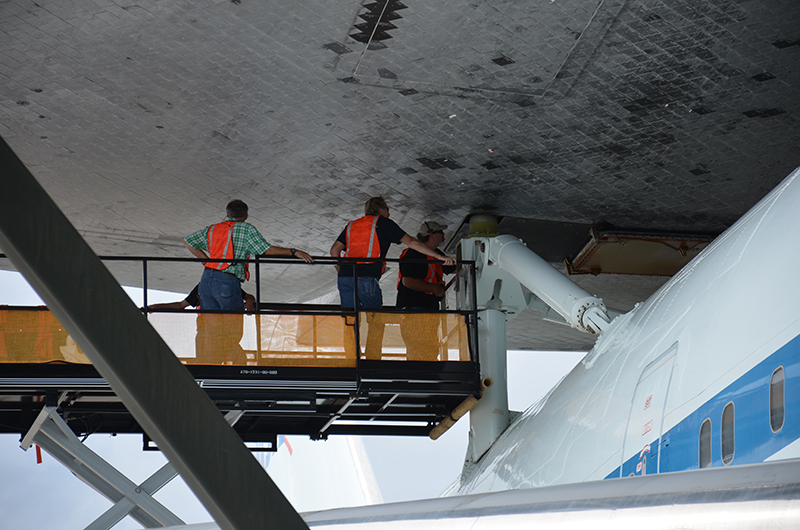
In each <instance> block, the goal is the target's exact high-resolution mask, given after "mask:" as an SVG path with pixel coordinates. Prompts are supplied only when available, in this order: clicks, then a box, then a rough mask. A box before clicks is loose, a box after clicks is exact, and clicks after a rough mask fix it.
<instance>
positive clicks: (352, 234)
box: [330, 197, 455, 309]
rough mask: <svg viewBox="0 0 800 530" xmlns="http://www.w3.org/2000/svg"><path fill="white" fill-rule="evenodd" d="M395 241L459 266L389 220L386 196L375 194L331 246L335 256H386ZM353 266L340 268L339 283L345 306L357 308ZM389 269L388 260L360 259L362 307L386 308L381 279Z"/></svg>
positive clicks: (359, 280)
mask: <svg viewBox="0 0 800 530" xmlns="http://www.w3.org/2000/svg"><path fill="white" fill-rule="evenodd" d="M392 243H395V244H403V245H406V246H407V247H409V248H412V249H414V250H416V251H417V252H419V253H421V254H424V255H426V256H429V257H431V258H434V259H436V260H441V261H443V262H444V264H445V265H455V260H454V259H453V258H451V257H449V256H445V255H443V254H441V253H437V252H434V251H433V250H431V249H430V248H428V246H427V245H424V244H423V243H421V242H420V241H419V240H417V239H416V238H414V237H411V236H410V235H408V234H406V233H405V232H404V231H403V229H402V228H400V227H399V226H397V223H395V222H394V221H392V220H391V219H389V207H388V206H387V205H386V200H385V199H384V198H383V197H372V198H371V199H369V200H368V201H367V202H366V204H365V205H364V217H361V218H359V219H356V220H354V221H350V222H349V223H347V226H346V227H345V228H344V230H342V233H341V234H339V237H338V238H336V241H335V242H334V243H333V246H331V250H330V254H331V256H332V257H334V258H337V259H338V258H342V257H345V258H385V257H386V253H387V252H388V251H389V247H390V246H391V244H392ZM353 268H354V266H353V265H352V264H350V263H342V264H340V265H339V266H338V267H337V270H338V271H339V277H338V280H337V286H338V288H339V298H340V299H341V304H342V308H344V309H353V308H355V307H356V300H355V296H354V282H353ZM385 269H386V264H385V263H380V262H374V261H373V262H369V261H364V262H358V263H357V264H356V265H355V272H356V273H357V275H358V304H357V305H358V308H359V309H380V308H382V307H383V293H382V292H381V288H380V285H379V284H378V281H379V280H380V277H381V275H382V274H383V272H384V271H385Z"/></svg>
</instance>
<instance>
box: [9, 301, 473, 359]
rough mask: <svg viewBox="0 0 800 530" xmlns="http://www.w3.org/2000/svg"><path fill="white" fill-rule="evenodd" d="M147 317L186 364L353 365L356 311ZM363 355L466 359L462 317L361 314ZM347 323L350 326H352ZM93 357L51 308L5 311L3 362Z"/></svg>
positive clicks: (172, 314) (388, 357) (365, 356)
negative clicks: (350, 314)
mask: <svg viewBox="0 0 800 530" xmlns="http://www.w3.org/2000/svg"><path fill="white" fill-rule="evenodd" d="M148 318H149V321H150V323H151V324H152V326H153V327H154V328H155V329H156V331H158V333H159V334H160V335H161V336H162V337H163V338H164V341H165V342H166V343H167V344H168V345H169V347H170V348H171V349H172V351H173V352H174V353H175V355H176V356H178V358H179V359H180V360H181V361H182V362H184V363H186V364H206V365H236V366H262V365H263V366H320V367H322V366H335V367H354V366H355V362H356V359H355V334H354V326H353V322H354V320H355V319H354V317H343V316H339V315H336V316H328V315H324V316H320V315H252V314H248V315H213V314H197V313H189V312H187V313H150V314H149V315H148ZM360 320H361V326H360V330H359V333H360V338H361V351H362V352H364V353H365V354H366V355H364V358H368V359H383V360H423V361H459V360H461V361H468V360H469V348H468V342H467V327H466V324H465V322H464V317H463V316H461V315H452V314H447V315H443V314H436V313H414V314H388V313H372V312H369V313H361V314H360ZM348 324H349V325H348ZM52 361H62V362H63V361H67V362H71V363H86V364H88V363H89V360H88V359H87V358H86V356H85V355H84V354H83V352H81V350H80V348H78V346H77V345H76V344H75V342H74V341H73V340H72V337H70V336H69V334H68V333H67V331H66V330H65V329H64V328H63V327H62V326H61V324H60V323H59V322H58V321H57V320H56V319H55V317H53V315H52V314H51V313H50V312H49V311H12V310H5V311H3V310H0V362H20V363H46V362H52Z"/></svg>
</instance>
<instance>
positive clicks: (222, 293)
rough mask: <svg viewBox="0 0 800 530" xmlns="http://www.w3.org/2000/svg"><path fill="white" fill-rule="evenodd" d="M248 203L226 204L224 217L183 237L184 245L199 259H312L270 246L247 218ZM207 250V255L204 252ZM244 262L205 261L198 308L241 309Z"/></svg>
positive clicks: (309, 260) (304, 254)
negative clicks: (283, 257)
mask: <svg viewBox="0 0 800 530" xmlns="http://www.w3.org/2000/svg"><path fill="white" fill-rule="evenodd" d="M247 212H248V208H247V204H245V203H244V202H243V201H240V200H238V199H236V200H233V201H231V202H229V203H228V206H227V207H226V213H227V217H226V218H225V220H224V221H222V222H221V223H217V224H214V225H210V226H207V227H205V228H204V229H202V230H198V231H197V232H195V233H193V234H191V235H189V236H188V237H186V239H184V241H183V242H184V244H185V245H186V248H188V249H189V252H191V253H192V254H193V255H194V256H195V257H196V258H199V259H203V260H205V259H209V258H211V259H248V258H250V256H258V255H264V256H292V257H298V258H300V259H302V260H304V261H305V262H307V263H312V262H313V261H314V260H313V259H312V258H311V256H309V255H308V254H307V253H305V252H303V251H302V250H297V249H294V248H284V247H278V246H274V245H270V244H269V243H267V241H266V240H265V239H264V236H262V235H261V233H260V232H259V231H258V230H257V229H256V227H254V226H253V225H251V224H250V223H245V221H246V220H247ZM206 252H208V254H206ZM246 265H247V264H245V263H219V262H213V263H212V262H208V263H206V264H205V267H206V268H205V270H204V271H203V276H202V277H201V278H200V307H202V308H203V309H207V310H208V309H211V310H226V311H241V310H242V297H241V284H242V282H244V281H245V280H247V279H248V278H249V272H248V270H247V266H246Z"/></svg>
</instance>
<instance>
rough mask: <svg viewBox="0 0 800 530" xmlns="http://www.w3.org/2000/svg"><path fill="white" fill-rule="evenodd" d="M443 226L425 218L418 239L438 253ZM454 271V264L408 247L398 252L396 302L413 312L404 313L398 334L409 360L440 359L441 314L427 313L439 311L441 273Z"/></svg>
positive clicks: (441, 295) (442, 236)
mask: <svg viewBox="0 0 800 530" xmlns="http://www.w3.org/2000/svg"><path fill="white" fill-rule="evenodd" d="M445 229H447V225H443V224H439V223H436V222H434V221H425V222H424V223H422V226H421V227H420V229H419V232H418V233H417V239H419V240H420V242H422V243H423V244H424V245H425V246H427V247H428V248H429V249H431V250H433V251H434V252H437V253H439V245H441V244H442V242H443V241H444V231H445ZM441 255H444V254H441ZM426 258H427V259H426ZM423 260H424V262H423ZM455 270H456V268H455V267H453V266H446V265H445V266H442V264H441V262H440V261H438V260H435V259H433V258H431V257H429V256H427V257H426V256H424V255H423V254H421V253H419V252H417V251H416V250H414V249H411V248H409V249H406V250H404V251H403V253H402V254H401V255H400V270H399V271H398V273H397V304H396V305H397V308H398V309H408V310H410V311H414V312H416V314H413V315H403V316H402V317H401V320H400V334H401V335H402V337H403V342H405V344H406V358H407V359H408V360H409V361H435V360H437V359H439V355H440V350H441V348H440V340H439V329H440V328H441V327H442V324H443V321H442V315H434V314H430V313H429V312H432V311H438V310H439V302H440V301H441V300H442V298H444V292H445V283H444V275H445V274H452V273H453V272H455ZM425 312H428V313H427V314H426V313H425ZM443 360H446V359H443Z"/></svg>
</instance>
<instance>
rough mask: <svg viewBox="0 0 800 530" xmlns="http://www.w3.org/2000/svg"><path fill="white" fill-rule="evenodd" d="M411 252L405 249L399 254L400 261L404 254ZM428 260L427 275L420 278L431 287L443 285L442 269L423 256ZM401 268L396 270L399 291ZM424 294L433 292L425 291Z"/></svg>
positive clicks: (436, 263)
mask: <svg viewBox="0 0 800 530" xmlns="http://www.w3.org/2000/svg"><path fill="white" fill-rule="evenodd" d="M409 250H411V249H410V248H407V249H405V250H404V251H403V252H402V253H401V254H400V259H403V256H405V255H406V252H408V251H409ZM425 257H426V258H428V260H429V261H428V274H426V275H425V277H424V278H420V279H421V280H422V281H423V282H426V283H429V284H431V285H436V284H437V283H438V284H439V285H444V270H443V269H442V266H441V264H439V263H438V262H437V261H436V260H435V259H434V258H432V257H430V256H425ZM431 262H432V263H431ZM401 270H402V268H400V267H398V269H397V288H398V289H400V284H401V283H403V275H402V273H401V272H400V271H401ZM425 294H433V291H425Z"/></svg>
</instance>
